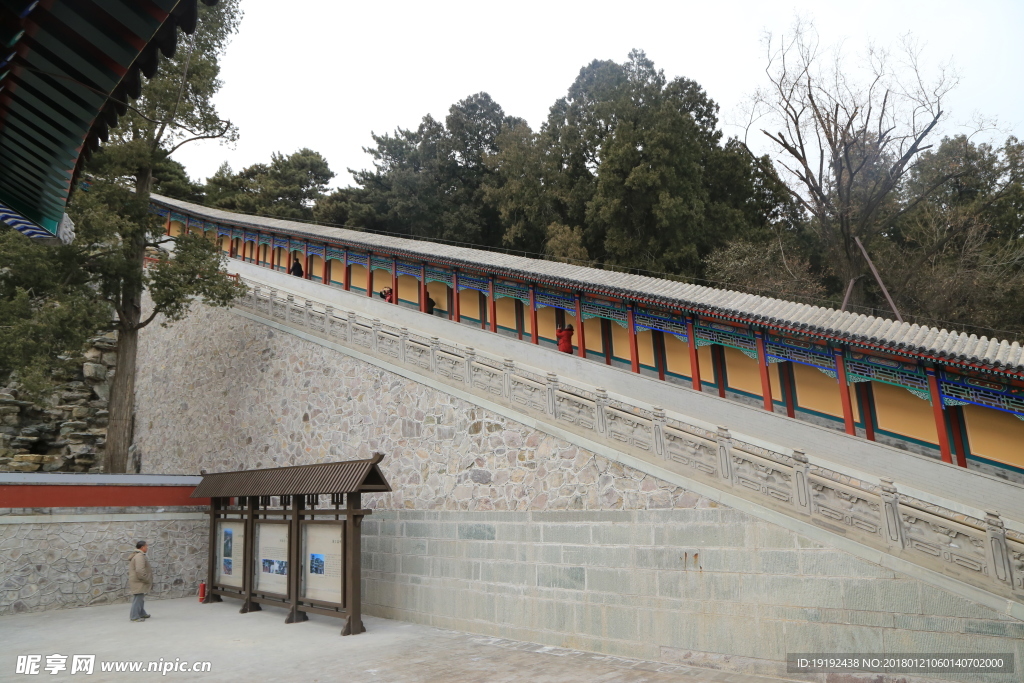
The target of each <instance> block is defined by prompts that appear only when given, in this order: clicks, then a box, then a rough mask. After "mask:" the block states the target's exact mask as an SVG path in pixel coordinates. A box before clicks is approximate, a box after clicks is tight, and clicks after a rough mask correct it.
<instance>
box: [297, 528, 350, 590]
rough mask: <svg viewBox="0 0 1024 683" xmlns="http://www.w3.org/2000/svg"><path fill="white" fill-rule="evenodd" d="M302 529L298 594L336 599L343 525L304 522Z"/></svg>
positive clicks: (338, 585) (338, 588)
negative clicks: (300, 583) (300, 581)
mask: <svg viewBox="0 0 1024 683" xmlns="http://www.w3.org/2000/svg"><path fill="white" fill-rule="evenodd" d="M302 531H303V544H302V557H303V564H304V565H305V567H304V568H303V569H304V571H303V576H302V579H303V580H302V587H303V590H302V597H304V598H310V599H312V600H324V601H326V602H337V603H340V602H341V601H342V599H341V577H342V569H343V566H344V565H343V559H342V558H343V554H342V548H344V547H345V545H344V543H343V542H342V538H343V537H342V534H343V533H344V526H343V525H342V524H304V525H303V526H302Z"/></svg>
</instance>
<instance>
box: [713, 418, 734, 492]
mask: <svg viewBox="0 0 1024 683" xmlns="http://www.w3.org/2000/svg"><path fill="white" fill-rule="evenodd" d="M715 441H717V442H718V469H719V470H721V472H722V479H725V480H726V481H727V482H729V485H730V486H732V435H731V434H729V430H728V429H727V428H726V427H724V426H722V425H718V434H716V435H715Z"/></svg>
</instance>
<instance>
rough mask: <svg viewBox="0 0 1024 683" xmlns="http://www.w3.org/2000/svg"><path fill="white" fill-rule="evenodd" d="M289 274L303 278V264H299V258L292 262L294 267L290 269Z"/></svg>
mask: <svg viewBox="0 0 1024 683" xmlns="http://www.w3.org/2000/svg"><path fill="white" fill-rule="evenodd" d="M288 272H289V273H291V274H292V275H294V276H295V277H302V264H301V263H299V257H298V256H296V257H295V260H294V261H292V267H291V268H289V269H288Z"/></svg>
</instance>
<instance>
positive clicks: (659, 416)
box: [651, 406, 668, 460]
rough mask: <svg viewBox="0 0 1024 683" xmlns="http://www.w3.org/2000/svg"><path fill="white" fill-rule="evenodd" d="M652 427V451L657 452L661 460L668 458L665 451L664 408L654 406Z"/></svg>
mask: <svg viewBox="0 0 1024 683" xmlns="http://www.w3.org/2000/svg"><path fill="white" fill-rule="evenodd" d="M651 423H652V425H653V427H654V452H655V453H657V454H658V455H659V456H660V457H661V459H662V460H667V459H668V453H666V451H665V410H664V409H663V408H659V407H658V406H654V419H653V420H651Z"/></svg>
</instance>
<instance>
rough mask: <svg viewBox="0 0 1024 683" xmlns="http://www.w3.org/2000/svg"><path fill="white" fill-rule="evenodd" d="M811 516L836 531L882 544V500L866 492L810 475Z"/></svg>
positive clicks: (820, 523)
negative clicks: (864, 537)
mask: <svg viewBox="0 0 1024 683" xmlns="http://www.w3.org/2000/svg"><path fill="white" fill-rule="evenodd" d="M809 483H810V486H811V505H812V507H811V510H812V515H813V519H814V521H815V522H817V523H818V524H819V525H821V526H824V527H825V528H826V529H827V528H829V527H830V526H831V527H834V529H833V530H835V531H837V532H838V533H842V534H844V535H845V534H847V533H848V532H851V531H852V532H854V535H861V536H865V535H866V536H869V537H874V539H875V540H876V542H877V543H878V544H881V543H882V521H883V520H882V501H881V499H880V498H879V497H878V496H876V495H874V494H872V493H869V492H867V491H864V490H862V489H859V488H854V487H853V486H847V485H845V484H841V483H839V482H836V481H833V480H831V479H824V478H822V477H820V476H817V475H816V474H812V475H811V476H810V482H809Z"/></svg>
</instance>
